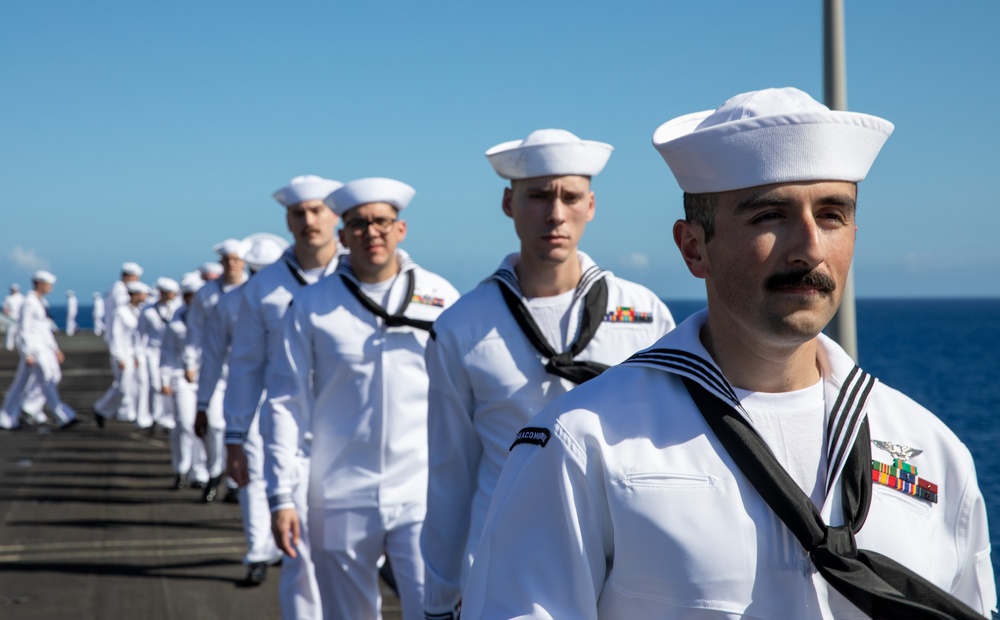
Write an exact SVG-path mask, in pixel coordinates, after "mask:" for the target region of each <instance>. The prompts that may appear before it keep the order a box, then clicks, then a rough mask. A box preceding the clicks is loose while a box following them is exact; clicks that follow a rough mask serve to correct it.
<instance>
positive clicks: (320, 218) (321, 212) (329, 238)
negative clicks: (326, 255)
mask: <svg viewBox="0 0 1000 620" xmlns="http://www.w3.org/2000/svg"><path fill="white" fill-rule="evenodd" d="M287 221H288V232H290V233H292V236H293V237H294V238H295V245H296V246H299V247H304V248H314V249H317V248H322V247H326V246H328V245H329V244H331V243H336V237H335V236H334V230H335V229H336V227H337V222H339V221H340V218H338V217H337V214H336V213H334V212H333V210H332V209H330V207H328V206H326V205H325V204H323V201H322V200H304V201H302V202H300V203H298V204H294V205H292V206H290V207H288V217H287Z"/></svg>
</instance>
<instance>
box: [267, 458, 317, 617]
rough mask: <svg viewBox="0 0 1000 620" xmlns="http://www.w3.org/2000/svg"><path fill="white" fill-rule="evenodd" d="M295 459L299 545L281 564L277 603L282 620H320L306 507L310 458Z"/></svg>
mask: <svg viewBox="0 0 1000 620" xmlns="http://www.w3.org/2000/svg"><path fill="white" fill-rule="evenodd" d="M295 458H296V465H297V466H298V480H297V481H296V483H295V487H294V488H293V489H292V493H293V495H292V500H293V501H294V502H295V511H296V512H298V513H299V528H300V536H301V538H302V542H301V543H300V544H299V546H298V547H296V548H295V551H296V552H297V553H298V557H296V558H291V557H288V556H285V559H284V560H282V561H281V580H280V581H279V583H278V601H279V603H280V604H281V619H282V620H320V619H321V618H323V617H324V616H323V611H322V606H321V605H320V595H319V585H318V584H317V583H316V569H315V567H314V566H313V558H312V548H311V544H310V542H309V519H308V513H307V504H306V496H307V495H308V493H307V491H308V490H309V459H307V458H303V457H295Z"/></svg>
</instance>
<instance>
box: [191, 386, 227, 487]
mask: <svg viewBox="0 0 1000 620" xmlns="http://www.w3.org/2000/svg"><path fill="white" fill-rule="evenodd" d="M196 389H197V388H196ZM225 396H226V380H225V379H219V382H218V383H217V384H215V391H214V392H212V398H211V399H210V400H209V401H208V409H206V410H205V415H206V416H207V418H208V432H206V433H205V436H204V437H202V438H201V439H202V442H204V444H205V453H206V454H207V455H208V463H207V466H208V475H209V476H211V477H212V478H217V477H219V476H221V475H222V474H223V473H225V471H226V419H225V417H223V415H222V401H223V399H224V398H225Z"/></svg>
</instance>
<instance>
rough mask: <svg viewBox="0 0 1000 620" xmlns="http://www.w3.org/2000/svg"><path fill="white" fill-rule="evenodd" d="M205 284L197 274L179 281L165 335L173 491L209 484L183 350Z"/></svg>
mask: <svg viewBox="0 0 1000 620" xmlns="http://www.w3.org/2000/svg"><path fill="white" fill-rule="evenodd" d="M203 284H204V282H203V281H202V279H201V276H200V275H199V274H198V272H197V271H192V272H190V273H187V274H184V277H182V278H181V281H180V290H181V300H182V302H183V303H182V304H181V305H180V306H179V307H178V308H177V309H176V310H175V311H174V313H173V315H172V316H171V317H170V320H169V322H168V323H167V326H166V329H164V331H163V343H162V345H161V349H160V385H161V391H162V393H163V395H164V396H166V397H167V399H168V400H169V401H170V402H171V405H169V406H168V407H167V410H169V411H172V412H173V414H174V425H173V429H172V430H171V431H170V463H171V467H172V468H173V470H174V483H173V486H172V488H174V489H183V488H185V487H186V486H187V485H188V484H189V483H191V484H193V485H194V486H201V487H204V486H205V485H207V484H208V470H207V469H206V467H205V449H204V445H203V444H202V442H201V441H200V440H198V439H197V437H196V436H195V434H194V418H195V414H196V411H197V407H198V386H196V385H195V384H193V383H191V382H190V381H188V380H187V379H186V378H185V377H184V360H183V355H184V346H185V344H186V343H187V312H188V308H190V305H191V303H192V302H193V301H194V296H195V293H197V292H198V289H200V288H201V287H202V285H203Z"/></svg>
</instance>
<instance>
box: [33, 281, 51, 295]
mask: <svg viewBox="0 0 1000 620" xmlns="http://www.w3.org/2000/svg"><path fill="white" fill-rule="evenodd" d="M35 291H36V292H37V293H38V294H39V295H42V296H43V297H44V296H45V295H48V294H49V293H51V292H52V284H50V283H49V282H40V281H39V282H35Z"/></svg>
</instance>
